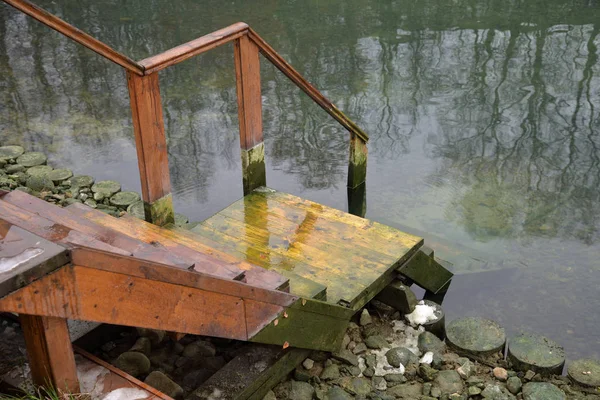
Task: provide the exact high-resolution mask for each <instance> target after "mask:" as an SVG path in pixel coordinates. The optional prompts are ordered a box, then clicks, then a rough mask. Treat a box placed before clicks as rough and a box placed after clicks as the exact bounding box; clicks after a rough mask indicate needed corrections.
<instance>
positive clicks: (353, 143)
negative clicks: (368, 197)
mask: <svg viewBox="0 0 600 400" xmlns="http://www.w3.org/2000/svg"><path fill="white" fill-rule="evenodd" d="M367 157H368V152H367V144H366V143H365V142H364V141H363V140H362V139H361V138H359V137H357V136H356V135H352V137H351V138H350V159H349V163H348V187H349V188H352V189H353V188H356V187H358V186H360V185H362V184H363V183H365V181H366V179H367Z"/></svg>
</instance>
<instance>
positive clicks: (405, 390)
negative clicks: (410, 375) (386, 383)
mask: <svg viewBox="0 0 600 400" xmlns="http://www.w3.org/2000/svg"><path fill="white" fill-rule="evenodd" d="M422 392H423V384H421V383H419V382H410V383H404V384H402V385H396V386H394V387H393V388H389V389H388V390H387V391H386V393H387V394H389V395H391V396H394V397H396V398H398V399H404V400H415V399H418V398H420V397H421V393H422Z"/></svg>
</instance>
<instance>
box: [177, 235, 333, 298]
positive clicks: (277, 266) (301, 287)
mask: <svg viewBox="0 0 600 400" xmlns="http://www.w3.org/2000/svg"><path fill="white" fill-rule="evenodd" d="M165 228H167V229H170V230H172V231H175V232H177V233H179V234H180V235H184V236H186V237H188V238H190V239H193V240H196V241H199V242H202V243H204V244H206V245H208V246H210V247H211V248H213V249H216V250H220V251H222V252H224V253H227V254H230V255H232V256H233V257H236V258H238V259H241V260H246V261H248V262H250V263H252V264H255V265H258V266H259V267H262V268H265V269H269V270H274V271H277V273H279V274H281V275H283V276H284V277H286V278H288V279H289V286H290V291H289V292H290V293H291V294H294V295H296V296H300V297H304V298H308V299H317V300H323V301H324V300H326V299H327V287H326V286H324V285H321V284H319V283H317V282H314V281H312V280H310V279H306V278H304V277H301V276H299V275H297V274H295V273H293V272H291V270H292V269H293V266H290V265H289V259H286V258H283V257H281V256H279V255H278V254H264V253H260V252H259V251H253V250H252V249H250V248H248V246H246V245H244V244H242V243H238V242H234V241H231V240H229V237H226V236H224V235H221V237H218V236H219V233H215V232H213V231H212V230H211V231H210V232H211V233H215V234H214V235H205V234H204V232H202V231H190V230H187V229H184V228H178V227H176V226H174V225H167V226H166V227H165Z"/></svg>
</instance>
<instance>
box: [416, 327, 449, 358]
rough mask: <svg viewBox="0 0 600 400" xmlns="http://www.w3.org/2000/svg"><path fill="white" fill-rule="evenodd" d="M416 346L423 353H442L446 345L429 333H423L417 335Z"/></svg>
mask: <svg viewBox="0 0 600 400" xmlns="http://www.w3.org/2000/svg"><path fill="white" fill-rule="evenodd" d="M418 346H419V350H421V351H422V352H423V353H427V352H428V351H431V352H433V353H443V352H444V351H445V350H446V344H445V343H444V342H442V341H441V340H440V339H439V338H438V337H437V336H435V335H434V334H433V333H431V332H423V333H421V334H420V335H419V339H418Z"/></svg>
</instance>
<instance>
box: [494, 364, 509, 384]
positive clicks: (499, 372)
mask: <svg viewBox="0 0 600 400" xmlns="http://www.w3.org/2000/svg"><path fill="white" fill-rule="evenodd" d="M492 373H493V374H494V378H496V379H498V380H499V381H501V382H506V380H507V379H508V372H507V371H506V370H505V369H504V368H502V367H496V368H494V369H493V370H492Z"/></svg>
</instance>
